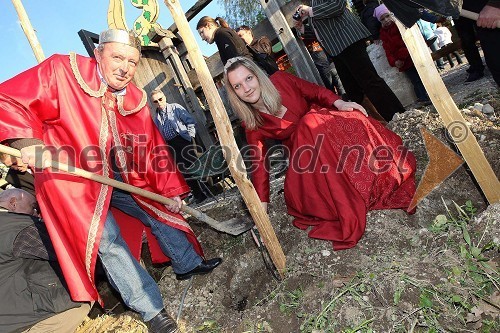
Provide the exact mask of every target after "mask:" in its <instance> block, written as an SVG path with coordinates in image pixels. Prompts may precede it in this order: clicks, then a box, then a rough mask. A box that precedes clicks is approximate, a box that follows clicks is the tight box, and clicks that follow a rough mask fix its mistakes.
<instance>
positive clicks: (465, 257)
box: [79, 66, 500, 333]
mask: <svg viewBox="0 0 500 333" xmlns="http://www.w3.org/2000/svg"><path fill="white" fill-rule="evenodd" d="M465 75H466V74H465V68H464V67H463V66H462V67H461V68H458V69H457V68H455V69H454V70H452V71H449V72H447V73H445V74H444V76H443V79H444V81H445V83H446V84H447V86H448V88H449V90H450V92H451V94H452V95H453V97H454V100H455V102H456V103H457V105H459V107H460V108H462V109H463V110H462V111H461V112H462V114H463V116H464V117H465V119H466V121H467V124H468V125H469V127H470V129H471V130H472V132H473V134H474V135H475V136H476V138H477V140H478V142H479V144H480V146H481V148H482V150H483V152H484V154H485V156H486V158H487V160H488V161H489V162H490V164H491V165H492V166H493V168H494V171H495V173H496V175H497V176H498V175H500V163H498V161H499V160H500V121H499V119H498V117H497V114H498V112H499V111H500V94H499V92H498V90H497V89H496V88H495V86H494V85H493V83H492V81H491V78H488V77H486V78H484V79H482V80H479V81H476V82H475V83H473V84H471V85H468V86H465V85H463V84H462V81H463V79H464V77H465ZM476 102H479V103H482V104H486V103H489V104H490V105H492V106H493V108H494V109H495V112H496V113H493V114H483V113H481V112H477V111H474V110H471V109H469V108H468V107H469V106H473V105H474V103H476ZM389 126H390V128H391V129H392V130H393V131H395V132H396V133H398V134H399V135H400V136H401V137H402V138H403V141H404V142H405V145H406V146H407V147H408V148H409V149H410V150H411V151H413V152H414V153H415V155H416V157H417V161H418V173H417V181H419V180H420V178H421V177H422V175H423V172H424V170H425V167H426V166H427V163H428V156H427V153H426V150H425V145H424V143H423V140H422V136H421V134H420V127H425V128H426V129H428V130H429V131H430V132H432V133H433V134H434V135H435V136H436V137H438V138H439V139H440V140H441V141H442V142H444V143H447V144H448V145H449V147H450V148H452V149H455V147H454V144H453V143H452V142H451V141H450V140H449V138H448V137H447V136H448V135H447V133H446V130H445V129H444V127H443V123H442V121H441V120H440V118H439V116H438V114H437V113H436V112H435V110H434V109H433V107H426V108H423V109H414V108H411V107H410V108H409V110H408V111H407V112H405V113H404V114H400V115H398V116H397V117H395V119H393V121H391V122H390V124H389ZM455 150H456V149H455ZM282 188H283V176H281V177H278V178H276V179H274V177H273V181H272V185H271V193H272V194H271V204H270V206H269V215H270V220H271V222H272V224H273V227H274V228H275V231H276V234H277V237H278V239H279V241H280V243H281V246H282V248H283V251H284V253H285V255H286V259H287V271H286V274H285V277H284V279H282V280H277V279H276V278H274V277H273V274H272V272H271V270H270V269H269V268H267V267H266V262H268V259H267V261H266V260H264V259H265V258H267V257H266V253H265V252H262V251H260V250H259V248H258V247H257V246H256V243H255V242H254V240H253V238H252V236H251V234H250V233H249V232H247V233H245V234H243V235H240V236H237V237H234V236H230V235H226V234H221V233H218V232H216V231H214V230H212V229H210V228H208V227H207V226H205V225H203V224H201V223H199V222H197V221H194V220H193V221H191V224H192V226H193V229H194V230H195V233H196V234H197V235H198V238H199V240H200V242H201V243H202V244H203V245H204V248H205V251H206V256H207V257H209V258H211V257H215V256H220V257H222V258H223V259H224V262H223V264H222V265H221V266H220V267H219V268H217V269H215V270H214V272H212V273H211V274H209V275H206V276H197V277H195V278H194V279H193V280H190V281H177V280H176V279H175V274H174V273H173V272H172V270H171V268H169V267H167V268H165V269H163V268H162V269H161V270H156V271H155V269H154V268H150V270H151V271H152V272H153V273H154V274H155V275H157V276H158V277H160V280H159V285H160V288H161V291H162V293H163V295H164V300H165V307H166V309H167V310H168V312H169V313H171V314H172V315H173V316H174V317H177V318H178V321H179V326H180V331H181V332H276V333H285V332H294V333H296V332H448V331H450V332H472V331H483V332H494V331H496V332H498V331H500V317H499V314H500V312H499V309H500V275H499V274H498V260H499V252H498V249H499V243H500V228H499V221H498V220H499V216H500V204H494V205H490V206H488V205H487V202H486V200H485V199H484V197H483V196H482V194H481V192H480V191H479V190H478V187H477V185H476V184H475V181H474V178H473V177H472V175H471V173H470V171H469V170H468V169H467V167H466V166H465V165H463V166H462V167H460V168H459V169H458V170H457V171H456V172H455V173H453V175H451V177H449V178H448V179H447V180H446V181H445V182H444V183H443V184H441V185H440V186H439V187H437V188H436V189H435V190H434V191H433V192H432V193H431V194H430V195H428V196H427V197H426V198H425V199H424V200H423V201H422V202H421V203H420V204H419V206H418V209H417V212H416V213H415V214H414V215H408V214H406V213H405V212H404V211H401V210H383V211H371V212H369V214H368V223H367V229H366V232H365V235H364V237H363V238H362V239H361V241H360V242H359V244H358V245H357V246H356V247H354V248H352V249H349V250H343V251H339V252H335V251H333V249H332V246H331V243H329V242H326V241H320V240H314V239H310V238H308V237H307V233H306V232H304V231H300V230H298V229H296V228H294V227H293V226H292V225H291V217H290V216H288V215H287V213H286V205H285V202H284V198H283V194H282V191H281V190H282ZM217 199H219V201H218V202H215V203H214V202H212V203H206V204H204V205H203V206H201V207H200V208H201V209H202V210H204V211H205V212H206V213H207V214H208V215H210V216H212V217H214V218H216V219H219V220H225V219H228V218H231V217H233V216H235V215H236V214H241V212H244V211H245V207H244V203H243V201H242V199H241V197H240V196H239V193H238V192H237V190H236V189H231V190H228V191H226V193H225V198H223V197H222V196H220V197H218V198H217ZM111 313H113V312H111ZM99 318H101V319H99ZM102 318H103V317H98V318H97V319H95V320H101V321H102ZM105 318H108V319H107V320H108V321H111V320H113V323H114V324H109V325H108V326H102V329H99V328H98V327H99V326H92V327H94V328H92V329H90V330H89V329H88V327H91V326H88V325H91V324H90V323H91V322H92V321H89V322H87V323H86V324H84V325H82V330H81V331H79V332H132V331H134V332H146V331H145V328H144V326H141V325H142V324H140V323H139V322H138V321H137V317H134V315H132V316H131V314H130V313H125V314H119V315H116V314H115V315H111V316H109V317H105ZM130 318H131V319H130ZM134 318H135V319H134ZM120 320H122V321H123V322H122V323H120ZM134 320H136V322H137V326H136V327H135V328H131V326H130V323H131V321H134ZM104 322H106V320H104ZM86 325H87V328H85V326H86ZM103 325H104V324H103ZM95 327H97V328H95Z"/></svg>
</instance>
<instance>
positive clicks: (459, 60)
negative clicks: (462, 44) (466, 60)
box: [446, 51, 463, 67]
mask: <svg viewBox="0 0 500 333" xmlns="http://www.w3.org/2000/svg"><path fill="white" fill-rule="evenodd" d="M452 54H453V55H454V56H455V58H456V59H457V62H458V63H459V64H461V63H462V62H463V61H462V58H461V57H460V53H458V52H457V51H453V52H452V53H450V54H448V55H446V59H448V63H449V64H450V66H451V67H453V66H455V64H454V63H453V59H452V58H451V55H452Z"/></svg>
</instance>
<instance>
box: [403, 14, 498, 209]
mask: <svg viewBox="0 0 500 333" xmlns="http://www.w3.org/2000/svg"><path fill="white" fill-rule="evenodd" d="M396 24H397V26H398V28H399V31H400V32H401V36H403V40H404V42H405V44H406V47H407V48H408V51H409V52H410V56H411V58H412V60H413V63H414V64H415V67H416V68H417V71H418V74H419V75H420V78H421V79H422V83H423V84H424V87H425V89H426V90H427V93H428V94H429V97H430V99H431V101H432V103H433V104H434V107H435V108H436V110H437V112H438V113H439V115H440V116H441V119H442V120H443V123H444V126H445V127H446V129H447V130H448V133H449V134H450V136H451V137H452V138H453V141H455V143H456V145H457V147H458V149H459V150H460V153H461V154H462V157H463V158H464V160H465V162H466V163H467V165H468V166H469V168H470V170H471V171H472V174H473V175H474V178H475V179H476V181H477V182H478V184H479V186H480V187H481V189H482V191H483V193H484V195H485V196H486V199H487V200H488V202H489V203H490V204H493V203H496V202H500V182H499V180H498V178H497V177H496V175H495V173H494V172H493V169H492V168H491V165H490V164H489V163H488V161H487V160H486V157H485V156H484V153H483V151H482V150H481V147H480V146H479V144H478V143H477V140H476V138H475V136H474V134H472V132H471V130H470V129H469V126H467V123H466V121H465V119H464V117H463V116H462V114H461V113H460V111H459V110H458V108H457V106H456V104H455V102H454V101H453V99H452V98H451V96H450V93H449V92H448V89H446V86H445V85H444V82H443V80H442V79H441V77H440V76H439V73H438V71H437V69H436V67H435V66H434V62H433V61H432V58H431V54H430V53H429V51H428V49H427V45H426V44H425V41H424V38H423V37H422V34H421V33H420V30H419V29H418V26H417V25H416V24H415V25H413V27H411V28H409V29H407V28H405V27H404V26H403V24H402V23H401V22H399V21H397V20H396Z"/></svg>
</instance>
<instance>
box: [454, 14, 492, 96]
mask: <svg viewBox="0 0 500 333" xmlns="http://www.w3.org/2000/svg"><path fill="white" fill-rule="evenodd" d="M455 27H456V29H457V32H458V36H459V37H460V39H461V40H462V49H463V50H464V54H465V57H466V58H467V61H469V64H470V66H471V68H472V69H473V70H475V71H482V70H483V69H484V65H483V62H482V60H481V55H480V54H479V50H478V48H477V46H476V37H477V38H478V39H479V42H480V43H481V48H482V49H483V53H484V59H485V61H486V65H487V66H488V69H489V70H490V72H491V75H492V76H493V79H494V80H495V82H496V83H497V85H499V86H500V56H499V55H500V29H498V28H497V29H485V28H479V27H478V26H477V25H476V22H475V21H472V20H469V19H466V18H463V17H461V18H460V19H458V20H457V23H456V25H455Z"/></svg>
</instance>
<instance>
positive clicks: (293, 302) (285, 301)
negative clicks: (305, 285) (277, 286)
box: [280, 287, 304, 315]
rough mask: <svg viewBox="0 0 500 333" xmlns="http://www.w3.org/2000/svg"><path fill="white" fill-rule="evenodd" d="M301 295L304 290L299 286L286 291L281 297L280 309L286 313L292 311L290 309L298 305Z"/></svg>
mask: <svg viewBox="0 0 500 333" xmlns="http://www.w3.org/2000/svg"><path fill="white" fill-rule="evenodd" d="M303 295H304V292H303V291H302V288H300V287H299V288H297V289H295V290H292V291H287V292H286V293H285V294H284V295H283V296H282V297H281V303H280V311H281V312H283V313H285V314H288V315H289V314H290V313H292V311H294V310H295V309H296V308H298V307H299V305H300V300H301V298H302V296H303Z"/></svg>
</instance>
